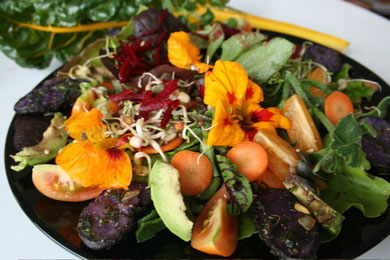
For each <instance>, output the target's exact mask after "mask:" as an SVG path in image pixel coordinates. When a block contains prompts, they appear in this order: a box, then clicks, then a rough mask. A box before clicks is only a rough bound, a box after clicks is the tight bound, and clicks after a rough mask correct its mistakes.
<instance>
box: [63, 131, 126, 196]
mask: <svg viewBox="0 0 390 260" xmlns="http://www.w3.org/2000/svg"><path fill="white" fill-rule="evenodd" d="M115 144H116V139H113V138H107V139H105V140H104V141H103V142H101V143H98V144H94V143H92V142H90V141H89V140H85V141H81V142H76V143H71V144H69V145H67V146H66V147H64V149H62V151H61V152H60V153H59V154H58V155H57V157H56V163H57V164H58V165H59V166H60V167H61V168H62V169H63V170H65V171H66V172H67V173H68V174H69V176H70V177H71V179H72V180H74V181H75V182H77V183H78V184H80V185H81V186H83V187H89V186H97V187H99V188H101V189H111V188H122V189H127V188H128V186H129V185H130V182H131V179H132V166H131V161H130V158H129V156H128V154H127V153H126V152H124V151H123V150H120V149H118V148H116V147H115Z"/></svg>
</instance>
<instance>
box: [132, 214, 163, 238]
mask: <svg viewBox="0 0 390 260" xmlns="http://www.w3.org/2000/svg"><path fill="white" fill-rule="evenodd" d="M164 229H165V225H164V222H163V221H162V219H161V218H160V217H159V216H158V214H157V211H156V210H154V209H153V210H152V211H151V212H150V213H149V214H148V215H146V216H145V217H143V218H141V219H139V220H138V227H137V230H136V231H135V237H136V239H137V242H138V243H142V242H145V241H147V240H149V239H151V238H153V237H154V236H155V235H156V234H157V233H159V232H160V231H162V230H164Z"/></svg>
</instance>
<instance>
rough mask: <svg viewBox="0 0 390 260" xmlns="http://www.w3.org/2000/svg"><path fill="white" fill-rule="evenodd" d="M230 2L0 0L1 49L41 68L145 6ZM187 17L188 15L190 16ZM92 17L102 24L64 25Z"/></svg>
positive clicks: (185, 7)
mask: <svg viewBox="0 0 390 260" xmlns="http://www.w3.org/2000/svg"><path fill="white" fill-rule="evenodd" d="M226 2H227V1H226V0H213V1H207V2H206V1H201V2H200V1H196V0H175V1H171V0H164V1H157V0H137V1H127V0H110V1H102V0H89V1H64V0H40V1H29V0H18V1H14V0H3V1H1V2H0V49H1V50H2V51H3V52H4V54H5V55H7V56H8V57H9V58H11V59H13V60H14V61H15V62H16V63H17V64H19V65H20V66H23V67H33V68H40V69H42V68H45V67H47V66H48V65H49V64H50V61H51V60H52V58H53V57H54V56H55V57H57V58H58V59H60V60H61V61H63V62H65V61H68V60H69V59H70V58H71V57H72V56H73V55H76V54H78V53H79V52H80V51H81V50H82V49H83V48H84V47H85V46H87V45H88V44H89V43H91V42H93V41H95V40H96V39H98V38H101V37H102V36H104V35H106V33H107V32H108V30H107V29H99V27H100V26H101V25H104V23H105V22H124V21H128V20H130V19H131V18H132V17H134V16H135V15H136V14H137V11H138V9H139V8H140V7H144V6H147V7H157V8H169V9H170V10H173V9H175V10H176V11H178V12H181V13H183V14H184V15H187V16H188V15H189V14H194V11H195V9H196V7H197V5H206V4H211V5H212V6H224V5H225V4H226ZM187 16H186V17H187ZM202 18H203V20H204V21H206V20H210V18H211V14H210V13H209V12H206V14H205V15H204V16H202ZM186 19H187V20H188V17H187V18H186ZM157 20H158V19H157ZM91 23H100V24H99V25H98V26H97V28H96V27H94V28H90V30H87V31H82V32H79V31H78V30H75V28H66V29H70V30H68V31H66V33H64V31H63V30H62V27H76V26H78V25H89V24H91ZM37 26H38V27H37ZM39 26H41V27H39ZM49 26H52V27H60V29H59V30H53V28H49ZM104 26H105V28H106V27H107V25H104ZM42 27H43V28H42ZM45 27H46V28H45ZM45 30H46V31H45ZM47 30H49V31H47Z"/></svg>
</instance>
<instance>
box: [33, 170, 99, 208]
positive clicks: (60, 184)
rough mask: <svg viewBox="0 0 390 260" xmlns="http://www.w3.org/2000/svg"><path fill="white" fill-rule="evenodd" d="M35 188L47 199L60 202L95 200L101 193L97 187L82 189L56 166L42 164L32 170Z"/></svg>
mask: <svg viewBox="0 0 390 260" xmlns="http://www.w3.org/2000/svg"><path fill="white" fill-rule="evenodd" d="M32 181H33V183H34V186H35V188H37V190H39V192H41V193H42V194H43V195H45V196H46V197H48V198H51V199H54V200H60V201H72V202H78V201H85V200H90V199H93V198H96V197H97V196H99V194H100V193H101V192H102V191H103V190H102V189H100V188H98V187H87V188H83V187H81V186H79V185H78V184H77V183H75V182H73V181H72V180H71V179H70V178H69V175H68V174H67V173H66V172H65V171H64V170H62V169H61V168H60V167H59V166H58V165H50V164H42V165H37V166H35V167H34V168H33V173H32Z"/></svg>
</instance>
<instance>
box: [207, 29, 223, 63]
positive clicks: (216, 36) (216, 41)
mask: <svg viewBox="0 0 390 260" xmlns="http://www.w3.org/2000/svg"><path fill="white" fill-rule="evenodd" d="M205 31H206V32H207V34H208V36H209V46H208V48H207V59H208V60H209V61H211V59H212V58H213V56H214V54H215V52H216V51H217V50H218V49H219V47H221V45H222V43H223V40H224V39H225V34H224V32H223V29H222V26H221V25H220V24H219V23H214V24H212V25H207V26H206V27H205Z"/></svg>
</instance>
